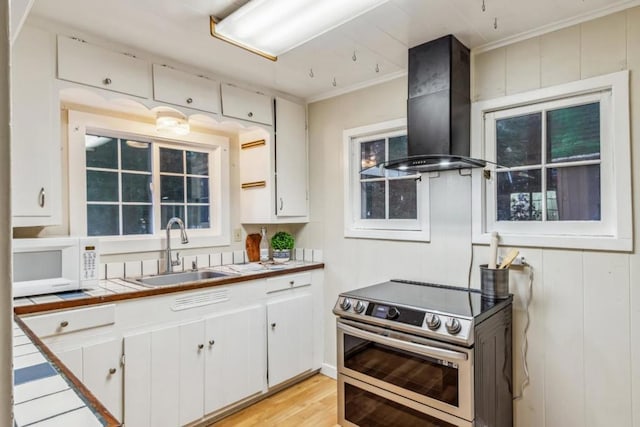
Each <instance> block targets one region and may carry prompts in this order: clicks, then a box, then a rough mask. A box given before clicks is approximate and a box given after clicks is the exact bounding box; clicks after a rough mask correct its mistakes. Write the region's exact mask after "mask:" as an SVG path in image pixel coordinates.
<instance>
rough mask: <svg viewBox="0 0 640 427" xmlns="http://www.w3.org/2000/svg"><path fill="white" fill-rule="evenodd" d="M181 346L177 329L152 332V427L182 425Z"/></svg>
mask: <svg viewBox="0 0 640 427" xmlns="http://www.w3.org/2000/svg"><path fill="white" fill-rule="evenodd" d="M179 343H180V331H179V328H178V327H177V326H176V327H171V328H166V329H160V330H157V331H153V332H151V361H150V363H151V425H152V426H153V427H164V426H166V427H176V426H178V425H180V422H179V419H180V418H179V402H180V388H179V386H180V346H179ZM125 360H126V359H125Z"/></svg>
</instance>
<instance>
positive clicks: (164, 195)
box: [160, 175, 184, 203]
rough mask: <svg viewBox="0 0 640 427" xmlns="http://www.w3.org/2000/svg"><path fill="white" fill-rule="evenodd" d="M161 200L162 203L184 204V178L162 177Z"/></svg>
mask: <svg viewBox="0 0 640 427" xmlns="http://www.w3.org/2000/svg"><path fill="white" fill-rule="evenodd" d="M160 200H162V202H178V203H180V202H184V178H183V177H181V176H164V175H163V176H160Z"/></svg>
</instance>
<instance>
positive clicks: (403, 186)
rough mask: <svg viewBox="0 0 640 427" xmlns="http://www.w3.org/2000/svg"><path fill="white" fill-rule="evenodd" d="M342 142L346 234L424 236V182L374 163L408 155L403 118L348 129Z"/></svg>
mask: <svg viewBox="0 0 640 427" xmlns="http://www.w3.org/2000/svg"><path fill="white" fill-rule="evenodd" d="M344 142H345V159H347V164H346V167H345V173H346V176H345V182H346V183H347V184H346V188H345V236H347V237H363V238H380V239H393V240H420V241H428V240H429V229H428V208H427V206H428V205H426V204H427V203H428V187H429V185H428V182H426V181H425V182H423V181H422V177H421V176H420V175H419V174H418V175H416V174H412V173H408V172H402V171H392V170H383V169H380V168H376V167H375V166H376V165H377V164H379V163H381V162H384V161H388V160H395V159H399V158H404V157H407V130H406V121H405V120H395V121H391V122H385V123H380V124H377V125H372V126H364V127H361V128H356V129H349V130H346V131H345V132H344Z"/></svg>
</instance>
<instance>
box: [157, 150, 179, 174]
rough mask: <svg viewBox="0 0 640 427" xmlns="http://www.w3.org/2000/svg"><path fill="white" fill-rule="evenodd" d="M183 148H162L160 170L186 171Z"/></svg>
mask: <svg viewBox="0 0 640 427" xmlns="http://www.w3.org/2000/svg"><path fill="white" fill-rule="evenodd" d="M182 153H184V151H182V150H172V149H170V148H160V172H174V173H184V168H183V164H182Z"/></svg>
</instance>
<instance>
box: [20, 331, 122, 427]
mask: <svg viewBox="0 0 640 427" xmlns="http://www.w3.org/2000/svg"><path fill="white" fill-rule="evenodd" d="M13 375H14V380H13V383H14V406H13V412H14V426H15V427H26V426H30V427H46V426H64V427H94V426H95V427H102V426H109V425H114V424H113V423H109V421H108V420H107V419H105V417H103V416H102V415H101V414H100V412H99V411H98V410H96V408H94V407H93V406H92V404H91V402H89V401H88V399H87V398H86V397H85V395H84V394H83V393H82V392H80V391H79V390H77V388H76V387H75V385H74V384H73V382H72V381H70V379H69V378H68V377H67V376H66V375H65V374H64V373H63V372H62V371H61V370H60V369H59V367H58V366H57V365H56V364H54V363H53V362H52V361H51V360H50V359H49V358H48V357H47V356H46V355H45V354H44V353H43V352H42V351H41V349H40V348H39V347H38V346H37V345H36V344H35V343H34V342H33V341H32V340H31V339H30V338H29V337H28V336H27V335H26V334H25V332H24V331H23V330H22V328H21V327H20V325H19V324H18V323H17V322H15V321H14V324H13Z"/></svg>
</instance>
